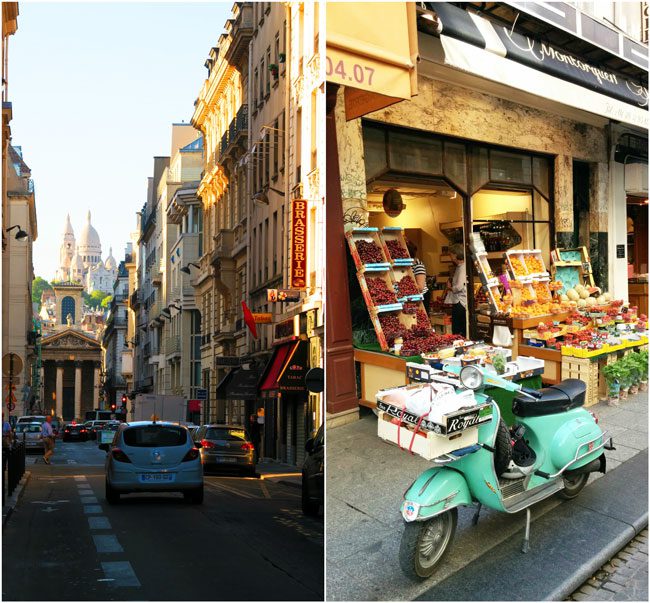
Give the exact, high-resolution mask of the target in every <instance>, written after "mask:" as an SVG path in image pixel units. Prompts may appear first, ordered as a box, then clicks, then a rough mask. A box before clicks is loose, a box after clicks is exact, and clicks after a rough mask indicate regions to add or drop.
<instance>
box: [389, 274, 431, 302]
mask: <svg viewBox="0 0 650 603" xmlns="http://www.w3.org/2000/svg"><path fill="white" fill-rule="evenodd" d="M393 277H394V279H395V287H396V289H395V290H396V291H397V299H398V301H422V300H423V299H424V296H423V295H422V294H421V293H420V292H419V289H418V286H417V283H416V282H415V274H414V273H413V268H411V267H410V266H403V265H399V266H398V265H395V266H393Z"/></svg>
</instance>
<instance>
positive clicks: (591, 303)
mask: <svg viewBox="0 0 650 603" xmlns="http://www.w3.org/2000/svg"><path fill="white" fill-rule="evenodd" d="M585 301H586V302H587V307H588V308H591V307H592V306H595V305H596V298H594V297H588V298H587V299H586V300H585Z"/></svg>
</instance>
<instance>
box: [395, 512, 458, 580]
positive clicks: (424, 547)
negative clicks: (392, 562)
mask: <svg viewBox="0 0 650 603" xmlns="http://www.w3.org/2000/svg"><path fill="white" fill-rule="evenodd" d="M457 521H458V509H456V508H455V507H454V508H453V509H450V510H449V511H445V512H444V513H441V514H440V515H436V516H435V517H433V518H432V519H429V520H427V521H416V522H413V523H407V524H406V525H405V526H404V532H403V533H402V541H401V542H400V546H399V563H400V566H401V568H402V571H403V572H404V573H405V574H406V575H407V576H408V577H409V578H412V579H415V580H418V579H421V578H428V577H429V576H431V575H432V574H433V573H434V571H435V569H436V566H437V565H438V563H439V562H440V560H441V559H442V558H443V557H444V555H445V553H446V552H447V549H448V548H449V545H450V544H451V541H452V540H453V538H454V532H455V531H456V523H457Z"/></svg>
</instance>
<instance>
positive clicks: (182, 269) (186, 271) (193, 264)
mask: <svg viewBox="0 0 650 603" xmlns="http://www.w3.org/2000/svg"><path fill="white" fill-rule="evenodd" d="M190 266H194V267H195V268H198V269H199V270H201V266H199V265H198V264H195V263H194V262H190V263H189V264H188V265H187V266H183V267H182V268H181V272H183V273H184V274H190Z"/></svg>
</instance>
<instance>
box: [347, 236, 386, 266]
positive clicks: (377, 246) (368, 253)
mask: <svg viewBox="0 0 650 603" xmlns="http://www.w3.org/2000/svg"><path fill="white" fill-rule="evenodd" d="M346 238H347V240H348V245H349V246H350V253H351V254H352V259H353V260H354V264H355V266H356V267H357V270H362V269H363V268H364V267H366V266H376V265H381V264H386V265H388V264H389V261H388V258H387V257H386V253H385V250H384V248H383V246H382V243H381V240H380V239H379V230H378V229H377V228H362V229H358V228H355V229H354V230H352V231H350V232H349V233H347V235H346Z"/></svg>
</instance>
